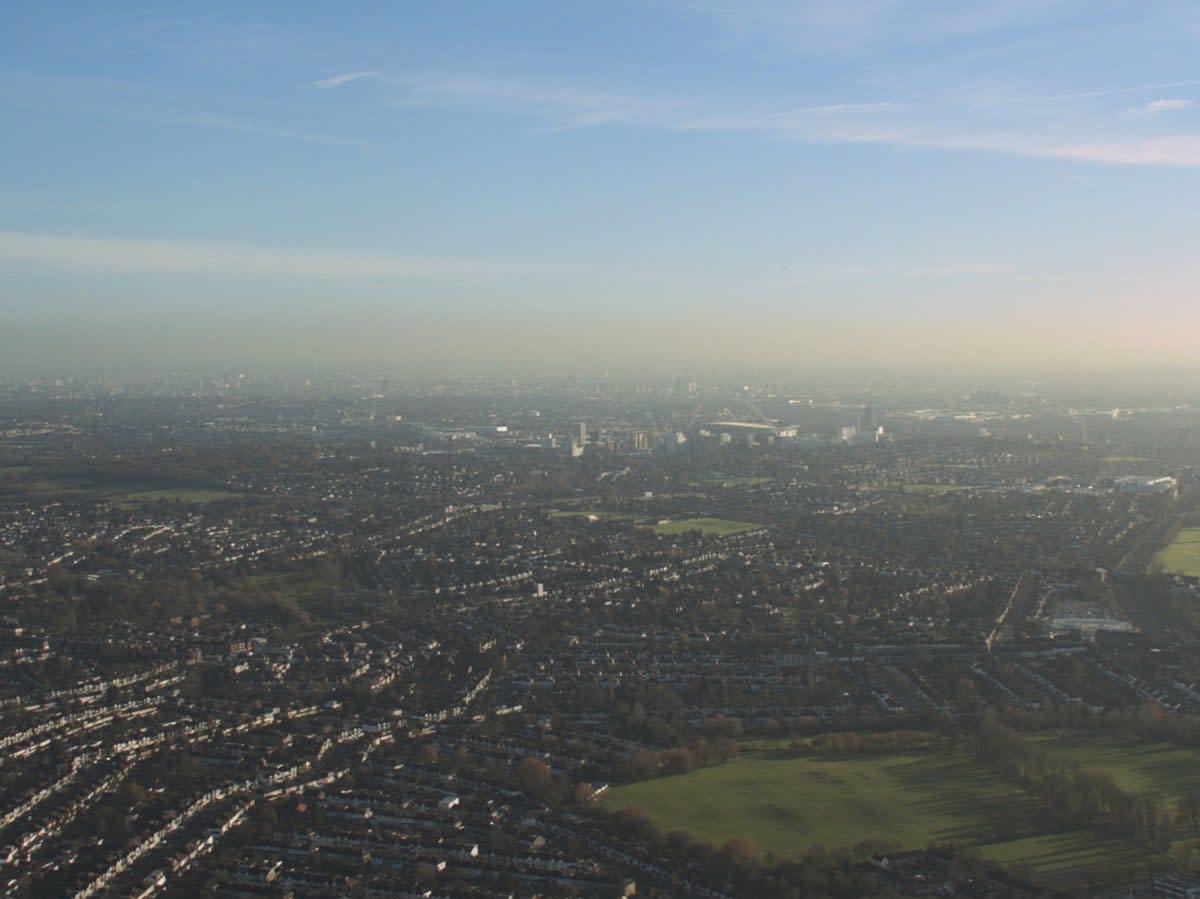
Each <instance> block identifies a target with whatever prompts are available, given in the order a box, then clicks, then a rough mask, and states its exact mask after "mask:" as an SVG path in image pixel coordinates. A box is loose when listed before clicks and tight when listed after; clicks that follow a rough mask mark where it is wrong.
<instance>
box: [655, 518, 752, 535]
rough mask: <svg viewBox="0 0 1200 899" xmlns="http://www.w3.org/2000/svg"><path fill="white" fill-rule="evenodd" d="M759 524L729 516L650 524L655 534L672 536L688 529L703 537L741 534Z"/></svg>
mask: <svg viewBox="0 0 1200 899" xmlns="http://www.w3.org/2000/svg"><path fill="white" fill-rule="evenodd" d="M761 527H762V525H761V524H754V523H753V522H749V521H734V520H733V519H730V518H684V519H681V520H680V521H672V522H669V523H667V524H656V525H652V526H651V529H652V530H653V531H654V533H656V534H662V535H664V536H668V537H669V536H674V535H676V534H685V533H687V532H688V531H699V532H700V533H701V534H703V535H704V536H705V537H728V536H729V535H730V534H742V533H745V532H746V531H754V530H757V529H758V528H761Z"/></svg>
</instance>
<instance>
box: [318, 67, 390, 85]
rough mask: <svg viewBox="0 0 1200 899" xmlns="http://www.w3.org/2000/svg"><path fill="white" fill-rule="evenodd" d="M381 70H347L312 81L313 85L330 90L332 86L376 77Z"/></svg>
mask: <svg viewBox="0 0 1200 899" xmlns="http://www.w3.org/2000/svg"><path fill="white" fill-rule="evenodd" d="M378 74H379V72H378V70H376V69H364V70H363V71H361V72H345V73H343V74H341V75H331V76H329V77H328V78H321V79H319V80H317V81H314V82H313V83H312V86H313V87H316V88H320V89H322V90H328V89H329V88H331V87H341V86H342V85H343V84H350V83H351V82H354V81H362V80H363V79H364V78H374V77H375V76H376V75H378Z"/></svg>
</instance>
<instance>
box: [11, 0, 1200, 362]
mask: <svg viewBox="0 0 1200 899" xmlns="http://www.w3.org/2000/svg"><path fill="white" fill-rule="evenodd" d="M1198 44H1200V13H1197V12H1196V11H1195V10H1194V9H1191V8H1188V7H1187V6H1185V5H1177V4H1171V3H1162V4H1151V5H1147V4H1141V3H1132V2H1128V3H1126V2H1123V3H1116V4H1108V5H1106V6H1105V7H1103V8H1102V9H1097V8H1095V7H1094V6H1092V5H1089V4H1081V3H1076V2H1068V0H1061V2H1049V3H1038V4H1031V3H1024V2H1008V3H1000V4H987V5H984V4H952V3H932V4H929V3H912V2H900V3H880V2H874V0H870V2H868V0H864V2H857V3H853V2H847V3H826V2H813V3H805V4H784V3H774V2H766V0H763V2H756V0H752V2H747V3H744V4H736V5H734V4H725V3H719V2H710V0H628V2H618V3H613V4H596V5H582V6H580V5H571V6H562V5H560V4H545V3H528V4H521V5H519V6H506V7H504V8H493V7H490V6H478V5H476V4H470V3H447V4H438V5H436V6H433V5H427V6H416V7H414V6H405V7H394V6H392V5H374V4H368V5H365V6H359V7H357V8H356V9H354V10H351V11H342V10H338V11H336V12H335V11H334V10H332V9H325V8H322V7H306V6H303V5H301V6H295V7H289V8H287V9H280V8H277V7H274V6H272V5H268V4H224V3H217V4H203V5H201V4H187V3H185V4H182V5H179V6H177V7H173V9H172V12H171V13H170V14H165V13H161V12H158V11H155V10H153V9H150V10H147V9H145V8H142V7H138V6H135V5H127V4H124V3H111V4H105V5H103V8H98V7H89V8H88V9H87V10H85V11H78V12H75V11H67V10H64V9H51V8H41V7H31V8H29V9H27V10H24V11H23V13H22V18H21V19H19V20H17V21H15V22H13V23H12V27H11V28H9V29H8V30H7V31H6V33H5V35H3V36H0V48H2V49H3V51H4V58H5V63H4V64H3V65H2V66H0V107H2V108H3V111H4V114H5V116H6V119H7V122H8V124H9V127H8V128H7V129H6V131H7V133H8V140H6V141H5V143H4V146H3V147H0V324H2V325H3V327H0V358H2V359H3V362H2V363H0V367H3V368H5V369H8V370H32V369H37V370H52V369H55V368H58V367H61V366H63V365H68V364H74V365H93V366H96V365H101V366H102V365H124V366H129V367H131V368H144V367H159V366H164V365H181V366H189V367H206V368H211V367H221V366H243V365H247V364H250V363H261V364H264V365H278V366H282V365H297V364H300V365H304V364H315V365H332V366H338V365H349V364H360V365H369V366H381V367H388V366H391V367H394V368H395V369H396V370H418V369H422V368H425V369H429V370H431V371H457V372H463V373H470V372H472V371H477V370H483V369H488V370H494V369H497V368H502V369H503V368H508V369H511V370H514V371H561V370H569V369H572V368H576V369H584V368H591V369H598V368H603V367H606V366H614V367H616V366H620V367H624V368H626V369H635V370H646V371H660V370H682V369H686V368H689V367H690V368H694V369H699V368H701V367H703V366H708V367H710V368H720V369H725V368H737V367H740V366H752V367H757V368H761V369H763V370H803V369H808V368H812V367H819V366H832V367H839V368H848V367H854V366H859V367H865V368H868V369H880V370H905V369H915V370H920V371H926V370H931V369H938V368H946V369H962V370H964V371H980V372H990V371H997V372H1027V371H1037V372H1052V371H1055V370H1062V371H1071V372H1084V371H1103V370H1113V371H1162V370H1165V369H1181V370H1182V369H1186V370H1192V369H1193V368H1194V367H1196V366H1197V363H1196V362H1195V358H1196V357H1195V352H1194V343H1195V338H1196V336H1197V335H1198V334H1200V303H1196V302H1195V300H1194V294H1195V287H1194V285H1195V284H1196V283H1200V278H1198V276H1200V253H1197V252H1196V247H1195V237H1194V233H1195V229H1194V223H1193V222H1192V221H1191V219H1192V214H1191V213H1192V210H1193V209H1194V208H1195V206H1196V205H1197V204H1196V202H1195V201H1196V200H1197V199H1200V196H1198V193H1200V192H1198V188H1200V107H1197V105H1196V97H1197V95H1198V94H1200V80H1198V79H1196V78H1195V77H1194V58H1195V53H1196V50H1197V45H1198ZM1116 60H1119V61H1120V65H1115V64H1114V61H1116Z"/></svg>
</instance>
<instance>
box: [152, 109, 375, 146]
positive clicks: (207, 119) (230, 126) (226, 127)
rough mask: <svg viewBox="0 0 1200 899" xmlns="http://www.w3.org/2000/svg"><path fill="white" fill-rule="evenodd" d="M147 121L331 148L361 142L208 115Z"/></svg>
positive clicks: (159, 116)
mask: <svg viewBox="0 0 1200 899" xmlns="http://www.w3.org/2000/svg"><path fill="white" fill-rule="evenodd" d="M147 118H148V119H151V120H152V121H156V122H162V123H164V124H167V125H192V126H195V127H197V128H216V129H219V130H221V131H237V132H239V133H241V134H254V135H257V136H259V137H276V138H280V139H282V140H294V141H299V142H301V143H306V144H328V145H331V146H355V145H358V144H360V143H361V141H357V140H352V139H350V138H345V137H336V136H334V135H331V134H320V133H317V132H314V131H304V130H298V129H295V128H279V127H275V126H273V125H263V124H259V123H257V122H244V121H240V120H238V119H227V118H224V117H222V116H210V115H149V116H147Z"/></svg>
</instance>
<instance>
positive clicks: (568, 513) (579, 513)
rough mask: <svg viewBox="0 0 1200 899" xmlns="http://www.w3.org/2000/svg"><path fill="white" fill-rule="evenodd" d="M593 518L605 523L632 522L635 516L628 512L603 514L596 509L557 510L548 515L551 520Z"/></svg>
mask: <svg viewBox="0 0 1200 899" xmlns="http://www.w3.org/2000/svg"><path fill="white" fill-rule="evenodd" d="M590 516H595V517H596V518H602V519H604V520H605V521H632V520H633V519H634V518H635V517H636V516H634V515H630V514H629V513H628V512H604V511H601V510H597V509H557V510H555V511H553V512H551V513H550V517H551V518H588V517H590Z"/></svg>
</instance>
